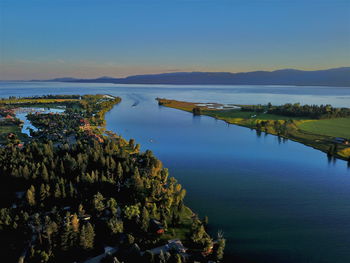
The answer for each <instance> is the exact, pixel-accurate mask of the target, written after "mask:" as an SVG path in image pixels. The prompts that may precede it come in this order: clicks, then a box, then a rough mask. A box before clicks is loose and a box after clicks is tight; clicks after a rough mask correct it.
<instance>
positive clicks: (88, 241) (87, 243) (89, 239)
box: [79, 223, 95, 250]
mask: <svg viewBox="0 0 350 263" xmlns="http://www.w3.org/2000/svg"><path fill="white" fill-rule="evenodd" d="M94 238H95V231H94V228H93V226H92V225H91V224H90V223H87V224H86V225H83V227H82V228H81V232H80V242H79V244H80V247H81V248H82V249H84V250H89V249H92V248H93V247H94Z"/></svg>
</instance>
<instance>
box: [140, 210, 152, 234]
mask: <svg viewBox="0 0 350 263" xmlns="http://www.w3.org/2000/svg"><path fill="white" fill-rule="evenodd" d="M149 220H150V218H149V213H148V210H147V208H146V207H143V209H142V222H141V228H142V230H143V231H145V232H147V230H148V226H149Z"/></svg>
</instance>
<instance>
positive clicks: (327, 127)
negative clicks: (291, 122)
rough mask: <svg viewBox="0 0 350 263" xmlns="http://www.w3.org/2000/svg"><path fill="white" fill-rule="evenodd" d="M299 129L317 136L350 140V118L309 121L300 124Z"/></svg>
mask: <svg viewBox="0 0 350 263" xmlns="http://www.w3.org/2000/svg"><path fill="white" fill-rule="evenodd" d="M299 128H300V129H301V130H304V131H308V132H312V133H315V134H321V135H327V136H332V137H344V138H350V118H339V119H329V120H317V121H309V122H305V123H302V124H300V125H299Z"/></svg>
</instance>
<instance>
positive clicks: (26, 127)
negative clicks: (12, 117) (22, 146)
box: [16, 107, 64, 136]
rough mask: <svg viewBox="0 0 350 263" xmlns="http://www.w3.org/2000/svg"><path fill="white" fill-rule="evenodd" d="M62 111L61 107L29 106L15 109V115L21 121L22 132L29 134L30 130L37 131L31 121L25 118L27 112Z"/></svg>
mask: <svg viewBox="0 0 350 263" xmlns="http://www.w3.org/2000/svg"><path fill="white" fill-rule="evenodd" d="M36 112H38V113H43V114H46V113H50V112H52V113H63V112H64V110H63V109H55V108H50V109H48V108H36V107H31V108H20V109H19V110H17V111H16V117H17V118H18V119H20V120H21V121H22V122H23V126H22V133H24V134H27V135H28V136H31V135H30V130H33V131H37V130H38V129H37V128H36V127H35V126H33V125H32V123H31V122H30V121H29V120H28V119H27V115H28V113H36Z"/></svg>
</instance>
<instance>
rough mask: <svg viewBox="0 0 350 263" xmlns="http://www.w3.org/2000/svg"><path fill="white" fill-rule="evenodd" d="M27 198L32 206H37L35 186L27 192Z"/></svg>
mask: <svg viewBox="0 0 350 263" xmlns="http://www.w3.org/2000/svg"><path fill="white" fill-rule="evenodd" d="M26 198H27V202H28V204H29V205H30V206H35V204H36V202H35V188H34V186H33V185H32V186H31V187H30V188H29V189H28V190H27V193H26Z"/></svg>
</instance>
